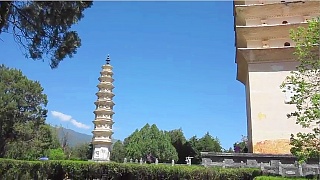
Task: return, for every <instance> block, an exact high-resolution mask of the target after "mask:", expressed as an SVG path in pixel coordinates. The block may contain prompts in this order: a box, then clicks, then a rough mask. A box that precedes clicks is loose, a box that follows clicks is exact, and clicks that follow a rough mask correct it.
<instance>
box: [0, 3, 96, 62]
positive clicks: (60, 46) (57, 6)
mask: <svg viewBox="0 0 320 180" xmlns="http://www.w3.org/2000/svg"><path fill="white" fill-rule="evenodd" d="M91 5H92V1H1V2H0V34H1V33H10V34H12V35H13V37H14V40H15V41H16V43H18V44H19V45H20V47H22V49H23V50H25V52H24V54H25V55H26V57H28V58H31V59H33V60H44V58H45V57H48V58H50V66H51V68H56V67H58V65H59V63H60V62H61V61H62V60H63V59H65V58H66V57H72V55H74V54H75V53H76V52H77V49H78V48H79V47H80V46H81V40H80V37H79V36H78V34H77V32H76V31H73V30H71V26H72V25H73V24H76V23H77V22H79V21H80V20H81V19H82V18H83V17H84V15H83V12H84V10H85V9H87V8H90V7H91Z"/></svg>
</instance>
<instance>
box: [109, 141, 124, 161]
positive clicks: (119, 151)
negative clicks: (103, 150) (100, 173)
mask: <svg viewBox="0 0 320 180" xmlns="http://www.w3.org/2000/svg"><path fill="white" fill-rule="evenodd" d="M125 157H126V151H125V149H124V145H123V143H122V142H121V141H120V140H118V141H116V142H115V143H114V144H113V148H112V151H111V157H110V160H111V161H114V162H119V163H121V162H123V161H124V158H125Z"/></svg>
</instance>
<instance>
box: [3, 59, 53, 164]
mask: <svg viewBox="0 0 320 180" xmlns="http://www.w3.org/2000/svg"><path fill="white" fill-rule="evenodd" d="M47 102H48V101H47V96H46V95H45V94H43V88H42V87H41V85H40V83H39V82H37V81H32V80H29V79H28V78H27V77H26V76H24V75H23V74H22V72H21V71H20V70H16V69H10V68H7V67H5V66H4V65H0V157H9V158H17V159H33V158H38V157H36V156H37V155H42V154H44V151H45V150H46V149H49V148H51V147H52V140H53V139H52V136H51V132H50V128H49V127H48V126H47V125H45V118H46V114H47V110H46V109H45V108H44V107H45V106H46V105H47ZM17 147H19V148H17Z"/></svg>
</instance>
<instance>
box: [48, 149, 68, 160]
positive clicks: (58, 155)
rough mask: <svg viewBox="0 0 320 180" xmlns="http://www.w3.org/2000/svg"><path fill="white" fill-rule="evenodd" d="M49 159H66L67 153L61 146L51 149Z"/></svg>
mask: <svg viewBox="0 0 320 180" xmlns="http://www.w3.org/2000/svg"><path fill="white" fill-rule="evenodd" d="M49 159H50V160H63V159H65V154H64V152H63V150H62V149H61V148H57V149H50V150H49Z"/></svg>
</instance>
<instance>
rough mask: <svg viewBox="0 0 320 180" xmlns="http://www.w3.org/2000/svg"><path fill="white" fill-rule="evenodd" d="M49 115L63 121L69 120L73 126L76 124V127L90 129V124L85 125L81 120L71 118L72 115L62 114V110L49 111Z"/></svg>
mask: <svg viewBox="0 0 320 180" xmlns="http://www.w3.org/2000/svg"><path fill="white" fill-rule="evenodd" d="M51 115H52V116H53V117H55V118H57V119H59V120H61V121H64V122H70V123H71V124H73V125H74V126H76V127H77V128H81V129H90V126H88V125H85V124H83V123H81V122H78V121H77V120H75V119H73V118H72V116H70V115H67V114H63V113H62V112H58V111H51Z"/></svg>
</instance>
